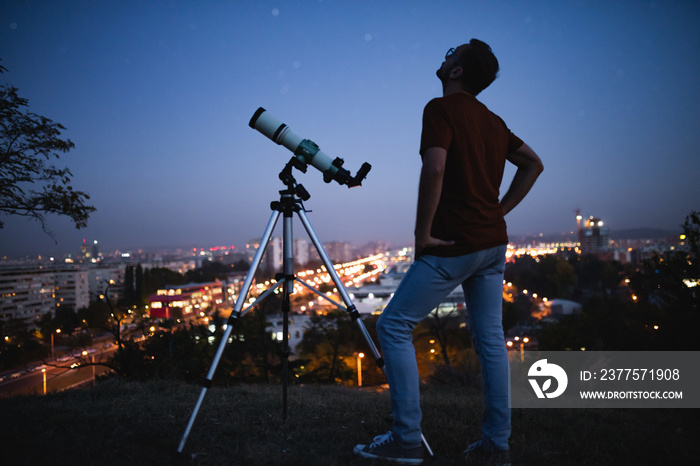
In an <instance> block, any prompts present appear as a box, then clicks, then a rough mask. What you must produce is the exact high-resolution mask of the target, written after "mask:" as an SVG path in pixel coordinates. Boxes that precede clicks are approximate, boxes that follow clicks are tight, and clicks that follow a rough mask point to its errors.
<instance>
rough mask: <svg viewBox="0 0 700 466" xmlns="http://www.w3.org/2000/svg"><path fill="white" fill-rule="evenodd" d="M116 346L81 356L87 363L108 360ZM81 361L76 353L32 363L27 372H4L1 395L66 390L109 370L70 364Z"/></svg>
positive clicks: (87, 381)
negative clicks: (38, 363)
mask: <svg viewBox="0 0 700 466" xmlns="http://www.w3.org/2000/svg"><path fill="white" fill-rule="evenodd" d="M115 350H116V347H115V346H112V347H110V348H99V349H95V350H94V351H93V352H92V353H90V354H88V356H86V357H85V356H83V359H82V361H83V362H88V363H90V362H91V360H92V359H93V358H94V361H95V363H99V362H100V361H107V360H108V359H109V358H110V357H111V356H112V353H113V352H114V351H115ZM80 362H81V361H80V358H76V357H70V358H60V360H55V361H49V362H47V364H44V365H41V366H38V367H35V368H33V369H32V370H29V371H28V372H24V373H20V372H17V373H15V374H13V375H8V376H5V378H4V379H3V380H2V381H0V397H10V396H15V395H32V394H38V395H41V394H44V393H51V392H55V391H61V390H66V389H68V388H71V387H74V386H77V385H81V384H84V383H90V382H91V381H92V380H93V378H94V377H96V376H100V375H102V374H104V373H106V372H109V369H107V368H106V367H103V366H100V365H95V366H85V367H71V366H73V365H77V364H79V363H80ZM93 368H94V375H93ZM42 369H43V370H42Z"/></svg>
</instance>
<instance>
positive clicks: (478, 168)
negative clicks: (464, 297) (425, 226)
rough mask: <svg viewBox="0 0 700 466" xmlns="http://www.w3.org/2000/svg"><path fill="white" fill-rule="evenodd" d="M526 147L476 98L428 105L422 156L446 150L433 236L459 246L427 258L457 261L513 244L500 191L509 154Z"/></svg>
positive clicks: (456, 96) (453, 96) (439, 250)
mask: <svg viewBox="0 0 700 466" xmlns="http://www.w3.org/2000/svg"><path fill="white" fill-rule="evenodd" d="M522 144H523V141H521V140H520V139H519V138H518V137H517V136H515V135H514V134H513V133H511V132H510V130H509V129H508V127H507V126H506V124H505V122H504V121H503V120H501V118H500V117H499V116H498V115H496V114H494V113H492V112H491V111H490V110H489V109H488V108H486V106H485V105H483V104H482V103H481V102H479V101H478V100H476V98H475V97H474V96H472V95H469V94H461V93H459V94H451V95H448V96H446V97H440V98H437V99H433V100H431V101H430V102H428V104H427V105H426V106H425V110H424V112H423V133H422V135H421V144H420V154H421V157H422V156H423V153H424V152H425V150H426V149H428V148H430V147H441V148H443V149H446V150H447V161H446V166H445V175H444V178H443V184H442V195H441V197H440V202H439V204H438V207H437V211H436V212H435V218H434V220H433V225H432V228H431V235H432V236H433V237H435V238H439V239H443V240H451V241H454V242H455V244H454V245H451V246H440V247H433V248H426V249H425V250H424V251H423V252H422V254H430V255H435V256H442V257H454V256H461V255H464V254H470V253H473V252H476V251H480V250H483V249H488V248H491V247H494V246H500V245H503V244H507V243H508V234H507V232H506V222H505V219H504V218H503V209H502V208H501V205H500V203H499V188H500V186H501V180H502V178H503V169H504V167H505V163H506V156H507V155H508V154H509V153H511V152H514V151H515V150H517V149H518V148H519V147H520V146H521V145H522Z"/></svg>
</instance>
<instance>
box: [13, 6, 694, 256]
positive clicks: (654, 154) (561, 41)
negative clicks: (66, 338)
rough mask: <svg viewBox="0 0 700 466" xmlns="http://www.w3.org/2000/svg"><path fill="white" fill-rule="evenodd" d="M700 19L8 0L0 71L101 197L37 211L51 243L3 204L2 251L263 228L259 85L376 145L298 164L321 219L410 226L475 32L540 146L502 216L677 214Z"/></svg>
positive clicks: (601, 9)
mask: <svg viewBox="0 0 700 466" xmlns="http://www.w3.org/2000/svg"><path fill="white" fill-rule="evenodd" d="M698 24H700V2H698V1H655V2H652V1H631V0H630V1H611V0H605V1H530V2H525V1H447V0H445V1H439V0H436V1H379V0H375V1H341V0H336V1H334V0H322V1H319V0H306V1H282V0H277V1H267V0H263V1H227V2H224V1H70V2H68V1H48V0H46V1H19V0H9V1H4V2H2V4H1V5H0V58H2V64H3V66H5V67H6V68H7V69H8V72H7V73H4V74H2V75H0V81H2V82H3V83H10V84H12V85H14V86H16V87H18V88H19V92H20V95H21V96H22V97H25V98H27V99H29V103H30V109H31V111H33V112H35V113H38V114H41V115H44V116H47V117H49V118H51V119H53V120H54V121H56V122H59V123H61V124H63V125H64V126H65V127H66V131H65V132H64V133H63V136H64V137H67V138H70V139H71V140H72V141H73V142H74V143H75V146H76V147H75V149H74V150H72V151H71V152H69V153H68V154H65V155H64V156H63V157H62V158H61V160H59V162H58V164H59V166H68V167H69V168H70V169H71V171H72V172H73V174H74V180H73V181H74V182H73V184H74V186H75V188H76V189H80V190H83V191H86V192H88V193H89V194H90V195H91V196H92V199H91V202H92V203H93V204H94V205H95V206H96V207H97V209H98V210H97V212H96V213H95V214H94V215H93V216H92V217H91V219H90V221H89V225H88V228H87V229H85V230H80V231H77V230H75V229H73V228H72V227H71V224H70V222H68V221H66V220H65V219H62V218H59V217H50V218H49V224H48V226H49V228H51V229H53V230H54V231H55V233H56V239H57V241H58V245H55V244H54V243H53V241H52V240H51V239H50V238H49V237H48V236H46V235H45V234H44V233H43V232H42V231H41V228H40V226H39V225H38V224H37V223H36V222H30V221H26V220H24V219H22V218H18V217H3V220H4V221H5V223H6V226H5V228H4V229H3V230H0V255H17V254H61V253H63V252H73V251H75V250H76V249H77V246H78V244H79V243H80V241H81V240H82V238H87V239H88V241H92V240H94V239H97V240H99V241H100V243H101V245H102V247H103V249H104V250H113V249H118V248H120V249H127V248H137V247H153V246H190V247H195V246H196V247H208V246H215V245H236V246H240V245H243V244H244V243H245V242H246V241H248V240H249V239H251V238H255V237H259V236H260V235H261V234H262V231H263V229H264V227H265V225H266V224H267V221H268V219H269V216H270V209H269V203H270V201H273V200H276V199H278V197H279V195H278V190H279V189H280V188H281V183H280V182H279V181H278V179H277V175H278V173H279V171H280V170H281V169H282V168H283V166H284V164H285V163H286V162H287V160H288V159H289V158H290V156H291V152H289V151H288V150H287V149H285V148H283V147H281V146H277V145H275V144H274V143H272V142H271V141H270V140H268V139H267V138H265V137H264V136H263V135H261V134H260V133H258V132H256V131H254V130H252V129H250V128H249V127H248V121H249V120H250V118H251V116H252V115H253V113H254V112H255V110H256V109H257V108H258V107H260V106H263V107H265V108H266V109H267V110H269V111H270V113H271V114H273V115H274V116H276V117H277V118H279V119H280V120H282V121H284V122H285V123H287V124H288V125H289V126H290V127H291V129H292V130H293V131H295V132H296V133H297V134H299V135H300V136H302V137H304V138H308V139H311V140H313V141H314V142H316V143H317V144H318V145H319V146H320V147H321V149H323V150H324V151H325V152H326V153H327V154H329V155H331V156H332V157H336V156H339V157H342V158H344V159H345V167H346V168H348V169H349V170H350V171H351V172H352V173H355V172H356V170H357V169H358V168H359V167H360V165H361V164H362V162H369V163H371V164H372V166H373V168H372V171H371V172H370V174H369V176H368V178H367V179H366V181H365V183H364V185H363V186H362V187H361V188H353V189H350V190H349V189H348V188H346V187H344V186H343V187H341V186H338V185H337V184H335V183H334V184H332V185H326V184H324V183H323V181H322V179H321V174H320V173H319V172H318V171H316V170H315V169H313V168H312V169H310V170H309V172H307V173H306V174H305V175H304V174H301V173H299V174H298V176H297V179H298V180H299V181H300V182H301V183H303V184H304V186H305V187H306V188H307V189H308V190H309V191H310V192H311V195H312V197H311V200H310V201H308V202H307V203H306V205H307V208H309V209H310V210H312V212H311V213H309V218H310V220H311V222H312V224H313V226H314V227H315V229H316V233H317V234H318V236H319V237H320V238H321V240H323V241H332V240H338V241H351V242H356V243H362V242H365V241H370V240H388V241H392V242H394V243H404V242H405V243H410V242H411V241H412V232H413V227H414V214H415V203H416V194H417V184H418V175H419V170H420V157H419V155H418V146H419V140H420V124H421V115H422V110H423V107H424V105H425V104H426V103H427V102H428V101H429V100H430V99H431V98H433V97H436V96H439V95H440V94H441V88H440V83H439V81H438V79H437V78H436V77H435V71H436V70H437V68H438V67H439V66H440V64H441V62H442V61H443V57H444V55H445V52H446V51H447V49H448V48H450V47H456V46H458V45H459V44H461V43H464V42H466V41H468V40H469V39H470V38H472V37H477V38H480V39H481V40H484V41H485V42H487V43H489V44H490V45H491V47H492V48H493V50H494V52H495V54H496V56H497V57H498V59H499V61H500V64H501V72H500V77H499V78H498V79H497V80H496V81H495V82H494V84H493V85H492V86H491V87H490V88H489V89H487V90H486V91H484V92H483V93H482V94H481V95H480V96H479V98H480V100H482V101H483V102H484V103H485V104H486V105H488V106H489V107H490V108H491V109H492V110H493V111H495V112H496V113H498V114H499V115H500V116H501V117H502V118H503V119H504V120H505V121H506V123H507V124H508V126H509V127H510V128H511V129H512V130H513V132H515V133H516V134H517V135H519V136H520V137H521V138H522V139H524V140H525V141H526V142H527V143H528V144H529V145H530V146H532V147H533V148H534V149H535V150H536V151H537V152H538V153H539V154H540V156H541V158H542V159H543V161H544V164H545V172H544V173H543V175H542V177H541V178H540V180H539V181H538V183H537V185H536V186H535V188H534V189H533V191H532V193H531V195H530V197H528V198H527V199H526V200H525V201H524V203H523V204H522V205H521V206H520V207H519V208H518V209H516V211H514V212H513V213H512V214H511V215H509V217H508V218H507V220H508V223H509V231H510V232H511V233H513V234H515V233H518V234H520V233H523V234H524V233H540V232H542V233H558V232H566V231H571V230H572V229H573V226H574V210H575V209H576V208H580V209H581V212H582V214H583V215H584V216H590V215H594V216H599V217H601V218H602V219H603V220H604V221H605V222H606V223H607V224H608V225H609V226H610V228H611V229H612V230H620V229H626V228H636V227H656V228H664V229H673V230H677V229H679V228H678V227H679V225H680V224H681V223H682V222H683V220H684V218H685V216H686V215H687V214H688V213H689V212H690V211H691V210H700V202H699V201H700V183H699V182H698V174H700V158H699V157H698V153H697V151H698V148H699V147H700V116H699V115H700V113H699V112H698V109H700V34H699V33H698V30H697V27H698ZM512 174H513V171H512V170H508V171H507V172H506V177H507V179H506V180H504V188H503V190H505V187H506V186H507V182H508V181H509V178H510V177H511V176H512ZM277 233H278V235H281V227H278V230H277ZM295 235H297V236H303V235H305V233H304V232H303V231H302V229H301V228H300V227H297V228H296V229H295Z"/></svg>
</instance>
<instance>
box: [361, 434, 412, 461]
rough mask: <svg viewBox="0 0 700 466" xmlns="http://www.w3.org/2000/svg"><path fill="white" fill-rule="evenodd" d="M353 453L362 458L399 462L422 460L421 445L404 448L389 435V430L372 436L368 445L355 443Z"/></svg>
mask: <svg viewBox="0 0 700 466" xmlns="http://www.w3.org/2000/svg"><path fill="white" fill-rule="evenodd" d="M353 453H355V454H356V455H360V456H362V457H363V458H374V459H382V460H386V461H393V462H395V463H401V464H421V463H422V462H423V445H421V446H419V447H416V448H404V447H402V446H401V445H399V444H398V442H397V441H396V440H395V439H394V437H393V436H392V435H391V431H389V432H387V433H386V434H384V435H378V436H376V437H374V441H373V442H372V443H371V444H370V445H356V446H355V449H354V450H353Z"/></svg>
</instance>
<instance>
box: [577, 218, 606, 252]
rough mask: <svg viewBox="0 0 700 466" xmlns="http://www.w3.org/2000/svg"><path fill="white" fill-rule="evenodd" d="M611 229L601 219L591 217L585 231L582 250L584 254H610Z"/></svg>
mask: <svg viewBox="0 0 700 466" xmlns="http://www.w3.org/2000/svg"><path fill="white" fill-rule="evenodd" d="M609 243H610V229H609V228H608V227H606V226H604V225H603V221H602V220H601V219H599V218H595V217H590V218H589V219H588V220H586V223H585V228H584V229H583V234H582V241H581V249H582V252H583V254H601V253H605V252H608V245H609Z"/></svg>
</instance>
